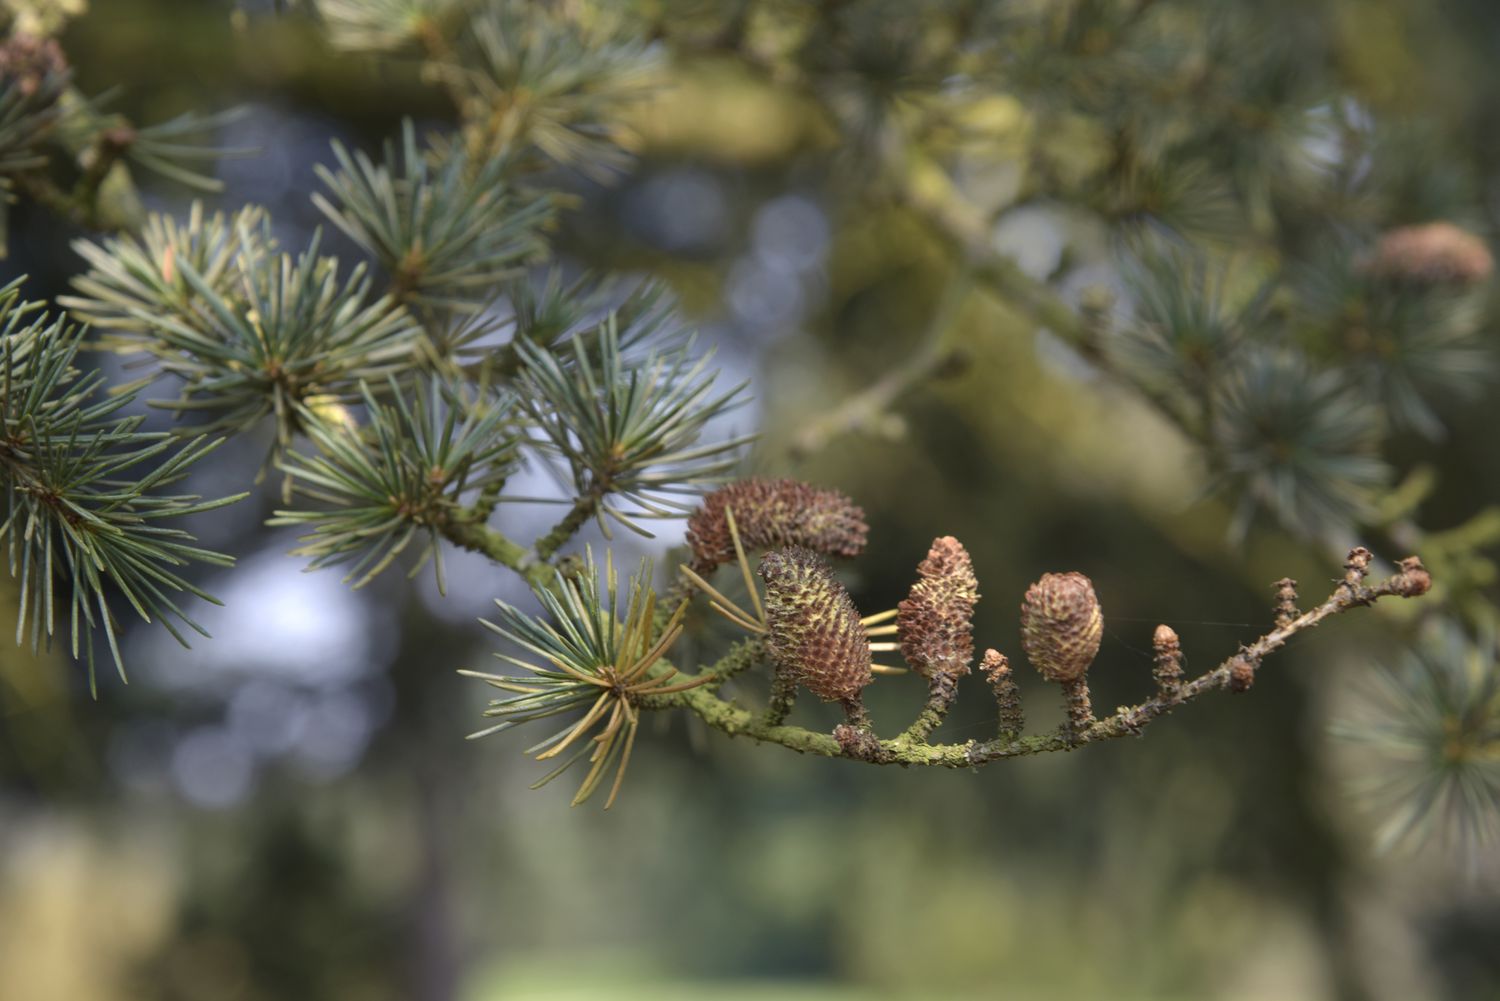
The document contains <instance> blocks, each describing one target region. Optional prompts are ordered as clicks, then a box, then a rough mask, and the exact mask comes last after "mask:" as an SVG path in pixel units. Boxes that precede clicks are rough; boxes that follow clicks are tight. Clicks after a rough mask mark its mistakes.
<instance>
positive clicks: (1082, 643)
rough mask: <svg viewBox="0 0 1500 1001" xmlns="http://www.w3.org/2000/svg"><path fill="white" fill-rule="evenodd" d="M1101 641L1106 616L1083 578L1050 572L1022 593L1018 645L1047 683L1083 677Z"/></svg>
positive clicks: (1087, 581) (1092, 586) (1079, 575)
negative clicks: (1024, 598) (1023, 596)
mask: <svg viewBox="0 0 1500 1001" xmlns="http://www.w3.org/2000/svg"><path fill="white" fill-rule="evenodd" d="M1103 638H1104V614H1103V613H1102V612H1101V611H1100V609H1099V599H1098V598H1097V597H1096V596H1095V595H1094V585H1093V583H1092V582H1091V581H1090V580H1089V579H1088V578H1087V577H1085V576H1084V575H1083V574H1081V573H1060V574H1059V573H1049V574H1043V575H1042V579H1041V580H1039V581H1037V582H1036V583H1035V584H1033V585H1031V587H1029V588H1027V589H1026V600H1025V601H1024V602H1022V603H1021V646H1022V647H1023V648H1025V650H1026V656H1027V657H1028V658H1029V659H1030V660H1031V664H1032V666H1033V667H1035V668H1036V669H1037V671H1038V672H1039V673H1040V674H1041V676H1042V677H1044V678H1046V679H1047V680H1048V681H1053V682H1057V683H1060V684H1061V683H1065V682H1070V681H1076V680H1077V679H1079V678H1081V677H1083V675H1084V672H1085V671H1087V670H1088V668H1089V665H1090V664H1092V663H1093V662H1094V657H1095V656H1096V655H1097V654H1098V653H1099V643H1100V641H1101V640H1102V639H1103Z"/></svg>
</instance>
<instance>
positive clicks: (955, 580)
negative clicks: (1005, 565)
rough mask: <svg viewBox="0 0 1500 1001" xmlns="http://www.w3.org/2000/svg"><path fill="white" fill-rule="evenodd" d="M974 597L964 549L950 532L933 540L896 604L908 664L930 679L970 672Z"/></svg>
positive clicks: (975, 587) (975, 583)
mask: <svg viewBox="0 0 1500 1001" xmlns="http://www.w3.org/2000/svg"><path fill="white" fill-rule="evenodd" d="M978 600H979V582H978V581H977V580H975V579H974V566H973V563H972V562H971V561H970V559H969V553H968V551H967V550H965V549H964V547H963V546H962V545H961V544H960V543H959V541H958V540H957V539H955V538H953V537H952V536H944V537H943V538H941V539H937V540H934V542H933V543H932V548H931V549H930V550H928V552H927V558H926V559H925V560H923V561H922V562H921V564H919V565H918V567H917V582H916V583H915V584H913V585H912V588H911V593H910V594H909V595H908V596H907V598H906V599H905V600H904V601H902V602H901V603H900V604H899V605H898V606H897V609H896V626H897V632H898V633H899V635H900V637H901V656H903V657H905V658H906V662H907V664H909V665H911V668H912V670H914V671H916V672H917V673H918V674H920V675H922V676H923V677H924V678H927V679H928V680H931V679H933V678H935V677H938V676H939V675H947V676H949V677H957V676H959V675H962V674H968V673H969V662H970V661H971V660H973V659H974V627H973V623H972V621H971V619H972V618H973V615H974V603H975V602H977V601H978Z"/></svg>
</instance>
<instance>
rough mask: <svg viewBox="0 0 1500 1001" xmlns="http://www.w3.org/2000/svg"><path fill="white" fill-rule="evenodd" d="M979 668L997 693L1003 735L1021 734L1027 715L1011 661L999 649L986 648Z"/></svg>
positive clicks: (996, 702)
mask: <svg viewBox="0 0 1500 1001" xmlns="http://www.w3.org/2000/svg"><path fill="white" fill-rule="evenodd" d="M979 669H980V670H981V671H983V672H984V676H985V678H986V680H988V681H989V683H990V689H991V690H992V691H994V693H995V708H996V709H997V710H998V711H999V719H1000V733H1001V735H1002V736H1005V737H1010V738H1012V739H1014V738H1016V737H1018V736H1020V735H1021V731H1022V730H1024V729H1025V728H1026V716H1025V714H1024V713H1023V712H1022V710H1021V692H1020V690H1019V689H1018V688H1017V687H1016V679H1015V673H1014V672H1013V671H1011V669H1010V661H1009V660H1008V659H1007V658H1006V656H1005V654H1003V653H1001V652H1000V651H998V650H986V651H985V652H984V660H983V661H981V662H980V664H979Z"/></svg>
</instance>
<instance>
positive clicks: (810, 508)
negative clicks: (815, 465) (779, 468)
mask: <svg viewBox="0 0 1500 1001" xmlns="http://www.w3.org/2000/svg"><path fill="white" fill-rule="evenodd" d="M726 507H728V508H731V509H733V511H734V523H735V527H736V528H738V529H739V532H740V542H742V543H743V544H744V546H745V548H746V549H747V550H750V549H779V548H782V547H785V546H800V547H802V548H805V549H811V550H813V551H814V552H819V553H823V554H825V555H827V556H839V557H844V558H848V557H851V556H858V555H859V554H860V552H861V551H863V549H864V548H865V536H866V534H867V533H868V532H869V526H868V525H866V524H865V513H864V511H863V510H862V509H861V508H859V507H857V506H856V505H855V504H854V502H853V501H851V500H850V499H849V498H848V497H846V496H844V495H843V494H841V493H839V492H838V491H837V490H820V489H818V488H817V487H813V486H809V485H808V484H806V483H803V482H801V481H799V480H761V479H748V480H739V481H737V482H734V483H729V484H726V485H724V486H722V487H720V488H719V489H717V490H715V491H714V492H713V493H710V494H708V495H706V496H705V497H704V498H703V504H702V506H700V507H699V508H698V510H697V511H695V512H693V515H692V517H691V518H689V519H688V530H687V541H688V545H689V546H691V547H692V549H693V569H695V570H697V571H698V572H699V573H707V572H708V571H710V570H712V569H713V568H714V567H717V566H721V565H723V564H725V563H729V562H731V561H733V560H734V540H733V539H732V538H731V537H730V534H729V519H728V518H727V517H726V516H725V514H724V509H725V508H726Z"/></svg>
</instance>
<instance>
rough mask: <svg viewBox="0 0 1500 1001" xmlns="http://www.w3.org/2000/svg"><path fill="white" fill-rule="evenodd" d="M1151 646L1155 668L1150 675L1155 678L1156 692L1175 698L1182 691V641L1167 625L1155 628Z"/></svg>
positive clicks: (1175, 631)
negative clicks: (1154, 655) (1154, 654)
mask: <svg viewBox="0 0 1500 1001" xmlns="http://www.w3.org/2000/svg"><path fill="white" fill-rule="evenodd" d="M1151 646H1152V648H1153V649H1154V650H1155V652H1156V666H1155V668H1154V669H1153V670H1152V672H1151V673H1152V675H1153V676H1154V677H1155V678H1156V688H1157V691H1159V692H1161V694H1162V695H1164V696H1167V697H1169V698H1172V697H1175V696H1176V695H1177V693H1178V692H1180V691H1181V690H1182V641H1181V640H1179V639H1178V638H1177V630H1175V629H1173V628H1172V627H1171V626H1167V625H1161V626H1157V627H1156V634H1155V635H1154V636H1152V637H1151Z"/></svg>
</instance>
